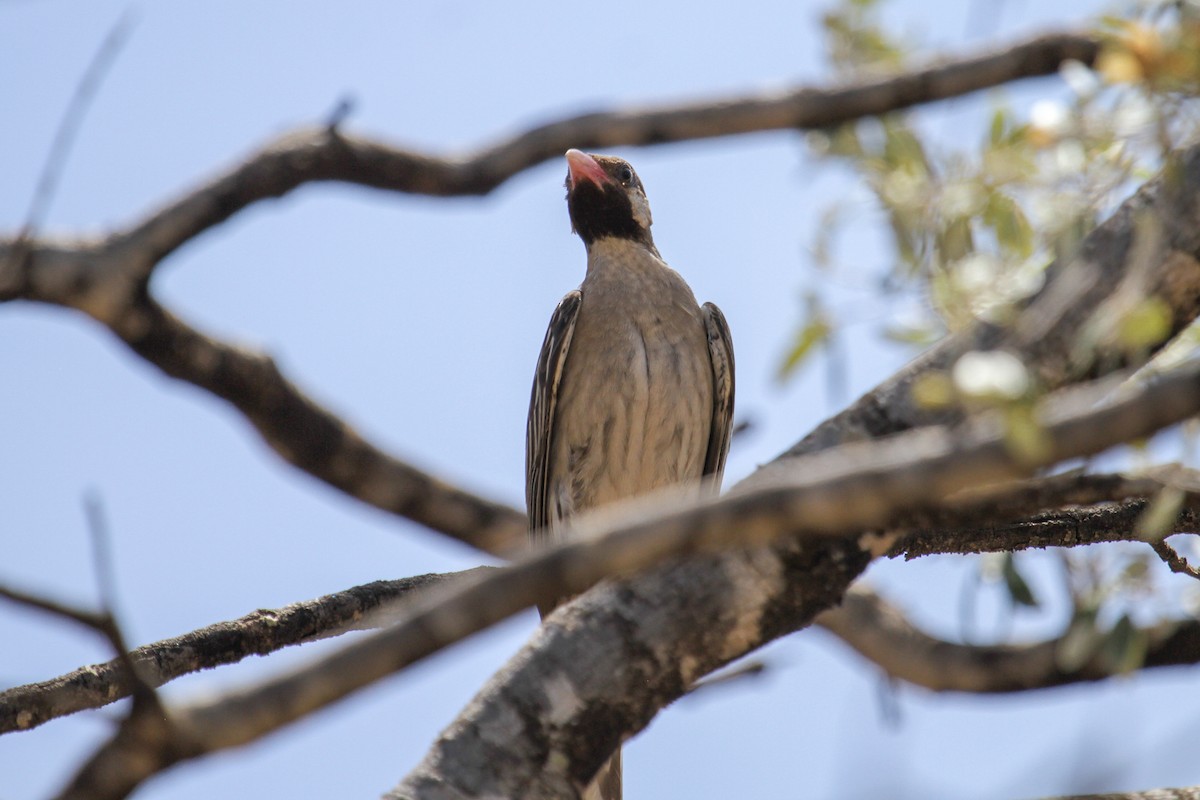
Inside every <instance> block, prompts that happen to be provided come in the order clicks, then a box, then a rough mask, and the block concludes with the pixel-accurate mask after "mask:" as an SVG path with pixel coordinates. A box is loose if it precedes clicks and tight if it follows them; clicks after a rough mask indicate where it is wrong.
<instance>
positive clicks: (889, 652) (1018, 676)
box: [815, 588, 1200, 693]
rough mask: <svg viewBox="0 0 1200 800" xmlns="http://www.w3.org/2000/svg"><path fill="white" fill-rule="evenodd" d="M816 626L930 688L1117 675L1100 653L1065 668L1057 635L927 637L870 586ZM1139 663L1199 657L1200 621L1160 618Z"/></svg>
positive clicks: (998, 687)
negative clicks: (993, 640)
mask: <svg viewBox="0 0 1200 800" xmlns="http://www.w3.org/2000/svg"><path fill="white" fill-rule="evenodd" d="M815 623H816V624H817V625H819V626H821V627H822V628H824V629H825V630H827V631H829V632H830V633H832V634H834V635H835V636H837V637H838V638H839V639H841V640H842V641H844V642H845V643H846V644H848V645H849V646H850V647H852V648H854V649H855V650H856V651H858V653H859V654H860V655H862V656H863V657H864V658H866V659H867V660H869V661H872V662H874V663H875V664H877V665H878V666H879V667H880V669H882V670H883V671H884V672H886V673H887V674H888V675H889V676H890V677H893V678H899V679H900V680H903V681H906V682H908V683H911V684H913V685H915V686H921V687H924V688H926V689H931V690H933V691H935V692H984V693H997V692H1021V691H1028V690H1032V689H1045V688H1048V687H1052V686H1062V685H1064V684H1069V683H1080V682H1091V681H1099V680H1104V679H1106V678H1110V677H1112V676H1113V675H1115V674H1118V672H1117V671H1116V670H1115V669H1114V665H1113V664H1111V663H1108V662H1107V661H1106V660H1105V658H1104V657H1103V655H1102V654H1101V653H1099V652H1097V653H1096V654H1094V655H1093V656H1092V657H1091V658H1090V659H1088V661H1087V662H1086V663H1084V664H1082V665H1080V666H1078V667H1075V668H1070V669H1067V668H1064V667H1063V666H1062V664H1061V663H1060V662H1061V659H1060V657H1059V654H1060V652H1061V649H1062V639H1050V640H1048V641H1043V642H1036V643H1030V644H1013V645H988V646H984V645H966V644H958V643H955V642H948V641H945V640H943V639H939V638H937V637H934V636H931V635H930V634H928V633H926V632H925V631H923V630H921V629H920V628H918V627H916V626H915V625H913V624H912V623H911V622H910V621H909V620H908V619H907V618H906V617H905V616H904V614H903V612H901V611H900V610H899V609H897V608H896V607H895V606H893V605H892V604H890V603H888V602H887V601H886V600H884V599H883V598H881V597H880V596H879V595H878V594H876V593H875V592H872V591H870V590H869V589H863V588H854V589H851V590H850V591H849V592H847V593H846V599H845V600H844V601H843V603H842V605H841V606H839V607H838V608H834V609H830V610H828V611H825V612H823V613H821V614H820V615H819V616H818V617H817V618H816V620H815ZM1145 633H1146V634H1147V636H1148V647H1147V650H1146V657H1145V660H1144V661H1143V663H1142V666H1143V667H1144V668H1153V667H1169V666H1178V665H1181V664H1195V663H1197V662H1200V622H1198V621H1196V620H1181V621H1176V622H1161V623H1159V624H1157V625H1154V626H1153V627H1151V628H1148V629H1146V630H1145Z"/></svg>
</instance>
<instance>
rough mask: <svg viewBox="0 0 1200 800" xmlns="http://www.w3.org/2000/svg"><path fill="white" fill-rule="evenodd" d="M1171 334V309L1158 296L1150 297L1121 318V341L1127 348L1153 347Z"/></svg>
mask: <svg viewBox="0 0 1200 800" xmlns="http://www.w3.org/2000/svg"><path fill="white" fill-rule="evenodd" d="M1170 335H1171V309H1170V307H1169V306H1168V305H1167V304H1166V303H1164V302H1163V301H1162V300H1160V299H1159V298H1157V297H1148V298H1146V299H1145V300H1143V301H1142V302H1140V303H1138V304H1137V305H1136V306H1134V307H1133V308H1131V309H1130V310H1129V311H1128V312H1127V313H1126V314H1125V316H1124V318H1122V320H1121V329H1120V334H1119V336H1120V341H1121V344H1122V345H1123V346H1124V347H1125V349H1126V350H1132V351H1138V350H1144V349H1145V348H1147V347H1153V346H1154V345H1156V344H1158V343H1159V342H1161V341H1163V340H1165V339H1166V338H1167V337H1168V336H1170Z"/></svg>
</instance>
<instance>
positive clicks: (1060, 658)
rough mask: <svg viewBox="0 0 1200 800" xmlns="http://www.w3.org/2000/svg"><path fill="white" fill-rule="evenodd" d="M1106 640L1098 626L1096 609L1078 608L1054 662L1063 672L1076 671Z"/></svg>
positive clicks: (1056, 650) (1056, 652)
mask: <svg viewBox="0 0 1200 800" xmlns="http://www.w3.org/2000/svg"><path fill="white" fill-rule="evenodd" d="M1103 642H1104V634H1103V633H1102V632H1101V631H1100V630H1099V629H1098V628H1097V627H1096V611H1095V609H1084V608H1081V609H1076V611H1075V616H1074V617H1073V618H1072V619H1071V624H1070V626H1069V627H1068V628H1067V632H1066V634H1064V635H1063V637H1062V638H1061V639H1059V641H1058V647H1056V648H1055V650H1054V663H1055V664H1056V665H1057V666H1058V668H1059V669H1060V670H1062V671H1063V672H1074V671H1075V670H1077V669H1079V668H1080V667H1082V666H1083V665H1084V664H1086V663H1087V662H1088V660H1089V659H1090V658H1091V657H1092V655H1093V654H1094V653H1095V652H1096V651H1097V650H1098V649H1099V648H1100V645H1101V644H1103Z"/></svg>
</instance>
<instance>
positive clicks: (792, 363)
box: [776, 297, 833, 381]
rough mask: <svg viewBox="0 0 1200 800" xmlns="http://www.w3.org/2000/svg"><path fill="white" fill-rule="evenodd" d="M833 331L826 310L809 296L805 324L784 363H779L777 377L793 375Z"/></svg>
mask: <svg viewBox="0 0 1200 800" xmlns="http://www.w3.org/2000/svg"><path fill="white" fill-rule="evenodd" d="M832 332H833V325H832V324H830V322H829V318H828V317H827V316H826V314H825V310H824V309H823V308H822V307H821V305H820V303H819V301H818V300H816V298H814V297H809V298H808V311H807V318H806V319H805V320H804V324H803V325H801V326H800V330H798V331H797V332H796V338H795V340H794V341H793V343H792V346H791V349H790V350H788V354H787V356H785V357H784V359H783V363H782V364H780V365H779V372H778V374H777V375H776V378H777V379H778V380H779V381H784V380H786V379H787V378H789V377H791V375H792V374H793V373H794V372H795V371H796V370H797V369H798V368H799V367H800V366H801V365H802V364H804V362H805V361H807V360H808V358H809V356H811V355H812V354H813V353H814V352H816V349H817V347H818V346H819V345H821V344H823V343H824V342H825V341H827V340H828V339H829V334H831V333H832Z"/></svg>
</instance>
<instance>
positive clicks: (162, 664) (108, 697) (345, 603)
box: [0, 567, 494, 734]
mask: <svg viewBox="0 0 1200 800" xmlns="http://www.w3.org/2000/svg"><path fill="white" fill-rule="evenodd" d="M491 569H494V567H476V568H474V569H470V570H466V571H464V572H459V573H450V574H432V573H431V574H427V575H417V576H415V577H411V578H403V579H400V580H393V581H375V582H373V583H368V584H365V585H362V586H355V587H353V588H351V589H347V590H345V591H342V592H335V593H334V594H330V595H326V596H325V597H320V598H317V599H316V600H309V601H306V602H302V603H293V604H291V605H288V606H284V607H283V608H279V609H259V610H258V611H255V612H253V613H250V614H247V615H245V616H243V617H239V618H238V619H235V620H230V621H227V622H218V623H216V624H215V625H208V626H206V627H204V628H200V629H199V630H195V631H192V632H190V633H186V634H184V635H182V636H176V637H174V638H171V639H163V640H162V641H158V642H154V643H152V644H148V645H144V646H142V647H139V648H137V649H135V650H132V651H130V653H129V658H130V661H131V663H132V664H133V665H134V666H135V667H136V669H137V674H138V676H139V677H140V678H141V679H142V681H144V682H145V683H146V684H147V685H149V686H152V687H154V688H157V687H159V686H162V685H163V684H165V683H167V682H169V681H172V680H174V679H175V678H178V677H180V676H182V675H188V674H191V673H193V672H199V671H200V670H204V669H211V668H213V667H219V666H223V665H225V664H236V663H237V662H239V661H241V660H242V659H244V658H246V657H247V656H252V655H260V656H262V655H267V654H268V653H273V652H275V651H276V650H280V649H282V648H284V647H289V646H291V645H297V644H302V643H304V642H311V641H315V640H317V639H324V638H327V637H330V636H336V635H338V634H341V633H344V632H345V631H351V630H367V629H371V628H376V627H380V626H382V625H386V624H387V622H388V621H389V619H388V613H398V612H399V610H400V608H402V607H403V606H402V605H400V604H397V603H396V602H395V601H397V600H399V599H401V598H403V597H406V596H407V595H408V594H409V593H410V592H412V591H413V590H417V589H424V588H426V587H428V586H432V585H435V584H439V583H442V582H445V581H448V580H453V579H455V578H459V577H462V578H469V577H470V576H472V575H475V574H476V573H483V572H486V571H488V570H491ZM13 594H14V592H13V590H10V589H5V588H4V587H0V595H2V596H11V595H13ZM16 599H18V601H19V602H25V603H28V604H31V605H35V603H29V601H28V600H25V599H22V598H16ZM35 599H36V598H35ZM39 607H40V606H39ZM384 609H386V610H387V611H386V613H384V614H383V615H382V616H381V615H380V614H379V613H377V612H380V611H381V610H384ZM48 610H51V611H54V613H59V614H62V613H63V612H61V611H59V610H58V609H57V608H55V609H48ZM87 624H89V625H90V624H92V623H91V622H90V621H89V622H88V623H87ZM131 689H132V682H131V681H130V680H129V675H128V672H127V671H126V670H124V669H122V665H121V660H120V659H113V660H112V661H108V662H105V663H103V664H93V665H91V666H86V667H80V668H79V669H77V670H75V671H73V672H69V673H67V674H65V675H61V676H59V677H57V678H54V679H52V680H48V681H42V682H40V683H30V684H26V685H24V686H16V687H13V688H12V689H7V690H5V691H3V692H0V734H4V733H10V732H12V731H17V730H29V729H31V728H36V727H37V726H39V725H41V724H42V723H44V722H47V721H49V720H52V719H55V718H58V717H64V716H67V715H68V714H74V713H75V712H77V711H83V710H86V709H92V708H100V707H102V706H106V705H108V704H109V703H115V702H116V701H118V700H121V699H123V698H125V697H128V696H129V694H130V692H131Z"/></svg>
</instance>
